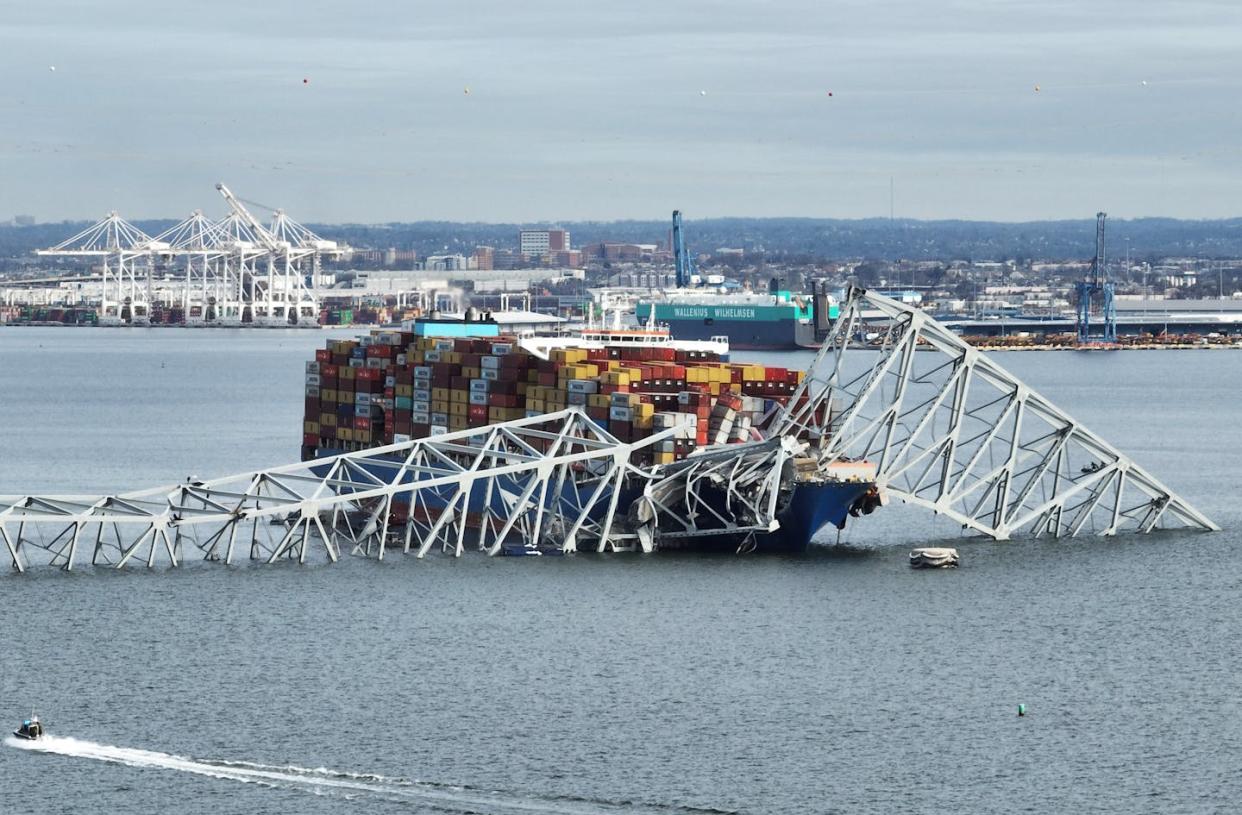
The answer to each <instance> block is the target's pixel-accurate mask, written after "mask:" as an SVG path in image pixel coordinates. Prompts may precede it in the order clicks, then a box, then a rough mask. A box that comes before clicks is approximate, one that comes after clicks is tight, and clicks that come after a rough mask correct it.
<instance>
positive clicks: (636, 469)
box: [0, 288, 1218, 571]
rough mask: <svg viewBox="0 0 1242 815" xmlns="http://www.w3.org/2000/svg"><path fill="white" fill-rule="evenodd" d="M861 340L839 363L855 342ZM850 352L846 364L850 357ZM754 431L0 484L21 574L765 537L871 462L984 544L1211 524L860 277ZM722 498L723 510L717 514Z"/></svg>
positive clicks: (588, 430) (560, 422)
mask: <svg viewBox="0 0 1242 815" xmlns="http://www.w3.org/2000/svg"><path fill="white" fill-rule="evenodd" d="M876 335H878V338H879V339H878V340H877V341H876V342H874V343H869V344H867V345H866V347H864V348H862V349H861V352H860V353H861V355H862V360H863V361H862V362H861V364H860V362H859V361H857V360H854V359H853V358H852V357H851V355H850V354H849V353H848V352H849V351H850V350H851V349H853V348H855V347H857V346H858V343H859V341H860V340H859V338H861V337H868V336H876ZM847 357H851V358H850V359H848V360H847ZM772 419H773V420H772V423H771V424H769V425H768V428H769V431H768V434H767V436H766V438H764V439H763V440H761V441H751V442H747V443H744V444H727V445H713V446H707V447H703V448H700V450H699V451H698V452H696V453H695V454H694V455H691V456H689V457H687V458H685V459H683V460H681V461H677V462H674V463H673V464H666V465H640V464H636V463H634V462H635V461H636V460H639V457H636V456H634V455H633V454H634V453H636V452H640V451H642V450H643V449H646V448H651V449H655V445H658V444H660V443H662V442H665V441H669V440H672V439H674V438H677V437H678V434H679V433H682V432H684V431H685V430H686V427H681V428H670V429H665V430H660V431H657V432H656V433H654V434H653V435H651V436H649V437H647V438H644V439H639V440H635V441H633V442H625V441H621V440H619V439H617V438H616V437H615V436H612V435H611V434H610V433H609V432H608V431H606V430H604V429H603V428H602V427H600V425H598V424H596V423H595V422H593V421H592V420H591V419H590V418H589V417H588V416H587V414H586V413H585V412H584V411H583V409H582V408H580V407H576V406H570V407H568V408H566V409H564V410H561V411H557V412H555V413H548V414H541V415H535V416H528V417H526V418H523V419H515V420H512V421H508V422H502V423H497V424H493V425H489V426H487V427H484V428H474V429H469V430H462V431H455V432H452V433H448V434H445V435H441V436H436V437H434V438H424V439H415V440H412V441H408V442H401V443H397V444H390V445H387V446H384V447H377V448H372V449H368V450H362V451H358V452H349V453H342V454H340V455H336V456H331V457H327V458H320V459H315V460H312V461H306V462H301V463H298V464H289V465H286V466H282V467H273V468H269V469H266V470H259V471H252V472H245V473H239V474H237V475H232V476H226V477H223V478H215V479H210V480H205V481H187V482H186V483H182V484H176V485H170V486H165V487H156V488H154V489H149V490H140V491H135V492H128V493H120V494H111V495H59V496H57V495H50V496H49V495H8V496H0V551H5V552H6V553H7V554H8V556H9V558H10V561H11V563H12V565H13V567H14V568H15V569H17V570H18V571H24V570H25V569H26V568H27V567H28V566H29V565H36V564H42V565H55V566H59V567H61V568H64V569H72V568H74V567H75V566H79V565H93V566H111V567H117V568H120V567H123V566H126V565H130V564H143V565H146V566H148V567H150V566H155V565H157V564H159V565H171V566H175V565H177V564H179V563H181V562H183V561H184V560H186V559H188V558H191V557H198V558H201V559H204V560H208V561H222V562H224V563H231V562H235V561H236V560H238V559H242V558H248V559H249V560H251V561H253V562H267V563H272V562H276V561H280V560H290V559H292V560H297V561H306V560H308V559H314V560H317V561H321V562H322V561H336V560H337V559H338V558H339V557H340V555H341V554H342V553H343V552H348V553H352V554H356V555H360V556H365V557H373V558H379V559H382V558H383V557H384V555H385V552H386V551H389V552H392V551H396V552H411V553H414V554H416V555H418V556H420V557H421V556H423V555H425V554H427V553H429V552H431V551H433V550H438V551H440V552H443V553H448V554H452V555H460V554H462V552H463V550H464V549H466V548H468V547H473V548H478V549H482V550H483V551H485V552H487V553H489V554H497V553H500V552H501V551H502V550H503V547H505V546H506V545H518V546H522V545H526V544H530V545H538V546H539V547H540V548H541V549H556V550H559V551H562V552H575V551H585V550H589V551H601V552H603V551H620V550H642V551H647V552H649V551H652V550H653V549H658V548H662V547H665V546H676V545H678V542H679V541H680V542H682V543H683V544H684V542H686V541H687V540H690V539H694V538H696V537H706V536H716V535H721V534H731V535H738V534H741V535H757V534H762V533H765V532H771V531H774V530H775V529H777V528H778V527H779V522H778V521H777V516H778V515H779V510H780V508H781V507H782V505H783V503H784V502H786V501H787V500H788V499H789V497H790V494H791V493H790V490H791V485H790V480H791V478H792V477H793V476H792V474H793V473H797V474H798V476H797V477H803V475H802V474H803V473H804V471H803V469H802V467H803V465H804V464H808V465H810V471H811V474H810V476H809V477H816V476H815V471H816V470H817V471H818V474H819V476H821V477H823V478H831V477H832V476H831V473H832V470H833V468H834V466H835V465H837V464H839V463H842V462H860V461H866V462H870V463H871V464H872V465H874V467H875V473H876V476H875V478H876V484H877V486H878V487H879V488H880V489H881V490H883V491H885V492H886V493H887V494H888V496H889V497H890V498H893V499H898V500H901V501H903V502H905V503H908V504H911V505H914V506H918V507H922V508H924V509H927V510H930V511H931V512H933V513H935V514H936V515H938V516H941V517H944V518H948V519H950V521H952V522H953V523H954V524H959V525H960V527H961V529H962V530H964V531H970V532H973V533H976V534H979V535H984V536H987V537H991V538H993V539H997V540H1006V539H1009V538H1011V537H1015V536H1018V535H1032V536H1036V537H1038V536H1050V537H1074V536H1077V535H1080V534H1093V533H1094V534H1098V535H1114V534H1117V533H1118V532H1122V531H1131V532H1138V533H1145V532H1151V531H1153V530H1155V529H1183V530H1187V529H1188V530H1215V529H1218V527H1217V526H1216V525H1215V524H1214V523H1212V521H1211V520H1209V519H1208V518H1207V517H1206V516H1204V515H1203V514H1202V513H1200V512H1199V511H1198V510H1196V509H1195V508H1194V507H1192V506H1191V505H1190V504H1189V503H1187V502H1186V501H1185V500H1183V499H1182V498H1181V497H1179V496H1178V495H1177V494H1176V493H1174V492H1173V491H1172V490H1170V489H1169V488H1168V487H1166V486H1165V485H1164V484H1162V483H1161V482H1160V481H1158V480H1157V479H1156V478H1155V477H1153V476H1152V475H1150V474H1149V473H1147V472H1146V471H1145V470H1144V469H1142V468H1141V467H1140V466H1138V464H1137V463H1135V462H1134V461H1133V460H1131V459H1130V458H1129V457H1128V456H1127V455H1126V454H1125V453H1123V452H1121V451H1119V450H1117V449H1116V448H1114V447H1113V446H1112V445H1110V444H1109V443H1108V442H1106V441H1104V439H1103V438H1102V437H1101V436H1099V435H1097V434H1095V433H1093V432H1091V431H1090V430H1088V429H1087V428H1085V427H1084V426H1083V425H1082V424H1080V423H1079V422H1077V421H1076V420H1075V419H1074V418H1073V417H1071V416H1069V415H1068V414H1066V413H1065V411H1063V410H1061V409H1059V408H1058V407H1056V406H1055V405H1053V404H1052V402H1050V401H1049V400H1048V399H1046V398H1044V397H1043V396H1041V395H1039V394H1038V393H1036V392H1035V391H1033V390H1032V389H1031V388H1030V387H1029V386H1027V385H1026V384H1025V383H1023V382H1022V381H1021V380H1019V379H1017V378H1016V377H1014V376H1013V375H1012V374H1010V373H1008V372H1007V371H1005V370H1004V369H1003V368H1001V367H1000V366H999V365H998V364H997V363H996V362H995V361H994V360H993V359H992V358H990V357H988V356H987V355H986V354H983V353H981V352H980V351H979V350H978V349H976V348H973V347H971V346H970V345H968V344H966V343H965V342H964V341H963V340H962V339H961V337H959V336H957V335H956V334H954V333H953V332H951V331H950V330H949V329H947V328H945V327H944V326H942V325H940V324H939V323H937V322H936V321H935V320H933V319H932V318H931V317H929V316H928V315H927V314H925V313H923V312H922V311H920V310H918V309H915V308H912V307H911V306H909V305H906V304H904V303H900V302H898V301H896V300H892V299H890V298H887V297H883V296H881V295H877V294H872V293H870V292H866V291H864V290H862V289H858V288H854V289H851V290H850V292H849V293H848V294H847V297H846V301H845V304H844V306H843V308H842V312H841V316H840V318H839V319H838V320H837V322H836V324H835V325H834V326H833V330H832V332H831V333H830V334H829V336H828V339H827V340H826V341H825V342H824V344H823V346H822V347H821V348H820V351H819V354H818V355H817V356H816V358H815V361H814V363H813V364H812V366H811V368H810V369H809V370H808V372H807V375H806V377H805V378H804V380H803V382H802V384H801V385H799V388H798V390H797V391H796V392H795V393H794V395H793V396H792V397H791V399H790V401H789V406H788V407H787V408H785V409H784V410H782V411H781V412H780V413H778V414H776V415H775V416H773V417H772ZM722 507H724V508H727V514H722V513H721V509H720V508H722Z"/></svg>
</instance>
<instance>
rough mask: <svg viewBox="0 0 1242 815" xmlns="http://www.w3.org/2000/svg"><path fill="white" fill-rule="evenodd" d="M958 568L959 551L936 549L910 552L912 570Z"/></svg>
mask: <svg viewBox="0 0 1242 815" xmlns="http://www.w3.org/2000/svg"><path fill="white" fill-rule="evenodd" d="M955 566H957V550H956V549H949V548H947V547H945V548H936V547H927V548H922V549H915V550H913V551H911V552H910V568H911V569H951V568H953V567H955Z"/></svg>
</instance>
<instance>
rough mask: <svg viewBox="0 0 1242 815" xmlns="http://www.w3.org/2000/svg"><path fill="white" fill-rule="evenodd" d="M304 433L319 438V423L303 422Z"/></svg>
mask: <svg viewBox="0 0 1242 815" xmlns="http://www.w3.org/2000/svg"><path fill="white" fill-rule="evenodd" d="M302 432H303V433H314V434H315V435H316V436H318V435H319V422H302Z"/></svg>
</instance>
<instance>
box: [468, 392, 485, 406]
mask: <svg viewBox="0 0 1242 815" xmlns="http://www.w3.org/2000/svg"><path fill="white" fill-rule="evenodd" d="M470 404H472V405H486V404H487V391H470Z"/></svg>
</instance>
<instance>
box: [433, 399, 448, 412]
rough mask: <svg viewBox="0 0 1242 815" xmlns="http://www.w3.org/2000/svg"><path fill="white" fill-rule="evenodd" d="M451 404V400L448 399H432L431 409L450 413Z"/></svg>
mask: <svg viewBox="0 0 1242 815" xmlns="http://www.w3.org/2000/svg"><path fill="white" fill-rule="evenodd" d="M449 404H450V402H449V400H447V399H432V400H431V411H432V412H433V413H448V412H449Z"/></svg>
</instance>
